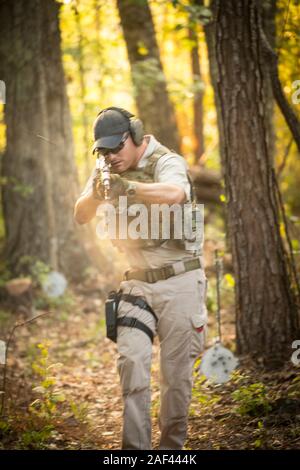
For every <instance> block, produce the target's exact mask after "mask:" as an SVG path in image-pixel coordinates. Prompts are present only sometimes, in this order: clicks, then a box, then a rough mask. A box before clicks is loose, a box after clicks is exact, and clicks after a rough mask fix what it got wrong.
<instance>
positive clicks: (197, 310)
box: [191, 270, 207, 358]
mask: <svg viewBox="0 0 300 470" xmlns="http://www.w3.org/2000/svg"><path fill="white" fill-rule="evenodd" d="M206 294H207V278H206V276H205V273H204V271H203V270H201V271H200V272H199V275H198V276H197V280H196V292H195V304H194V306H193V309H192V311H191V322H192V338H191V357H193V358H196V357H198V356H199V354H200V353H201V352H203V350H204V347H205V340H206V336H207V308H206Z"/></svg>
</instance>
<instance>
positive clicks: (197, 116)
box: [188, 26, 205, 165]
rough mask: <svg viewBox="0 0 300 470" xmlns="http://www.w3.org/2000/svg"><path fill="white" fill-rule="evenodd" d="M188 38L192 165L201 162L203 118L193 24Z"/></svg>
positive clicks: (197, 47) (199, 72)
mask: <svg viewBox="0 0 300 470" xmlns="http://www.w3.org/2000/svg"><path fill="white" fill-rule="evenodd" d="M188 32H189V39H190V40H191V41H192V47H191V52H190V57H191V68H192V75H193V84H194V87H195V91H194V99H193V112H194V136H195V139H196V145H195V149H194V165H197V164H200V163H201V157H202V155H203V154H204V151H205V148H204V129H203V128H204V122H203V121H204V120H203V95H204V92H203V89H202V88H199V85H200V83H201V81H202V75H201V66H200V56H199V41H198V34H197V33H198V32H197V30H195V29H193V26H190V27H189V31H188Z"/></svg>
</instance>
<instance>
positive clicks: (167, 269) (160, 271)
mask: <svg viewBox="0 0 300 470" xmlns="http://www.w3.org/2000/svg"><path fill="white" fill-rule="evenodd" d="M201 267H202V262H201V257H200V256H199V257H196V258H191V259H188V260H186V261H179V262H177V263H173V264H167V265H166V266H162V267H161V268H154V269H141V270H137V271H131V270H128V271H126V272H125V274H124V279H125V280H126V281H129V280H130V279H138V280H139V281H144V282H150V283H153V282H157V281H163V280H165V279H169V277H172V276H177V275H178V274H182V273H185V272H187V271H193V270H194V269H199V268H201Z"/></svg>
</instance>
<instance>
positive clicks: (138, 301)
mask: <svg viewBox="0 0 300 470" xmlns="http://www.w3.org/2000/svg"><path fill="white" fill-rule="evenodd" d="M120 298H121V300H125V302H129V303H130V304H132V305H137V306H138V307H139V308H141V309H143V310H148V312H150V313H151V314H152V315H153V316H154V318H155V320H156V321H158V318H157V316H156V315H155V312H154V311H153V310H152V308H151V307H150V305H148V304H147V302H146V301H145V300H144V299H143V298H142V297H139V296H137V295H131V294H121V296H120Z"/></svg>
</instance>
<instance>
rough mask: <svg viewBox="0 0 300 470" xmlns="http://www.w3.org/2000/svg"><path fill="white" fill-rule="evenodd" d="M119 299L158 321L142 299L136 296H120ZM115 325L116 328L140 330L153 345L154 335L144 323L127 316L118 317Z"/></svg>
mask: <svg viewBox="0 0 300 470" xmlns="http://www.w3.org/2000/svg"><path fill="white" fill-rule="evenodd" d="M119 299H120V300H124V301H125V302H129V303H130V304H132V305H137V306H138V307H139V308H141V309H143V310H147V311H148V312H150V313H151V314H152V315H153V316H154V318H155V320H156V321H158V318H157V316H156V315H155V313H154V311H153V310H152V308H151V307H150V305H148V304H147V302H146V301H145V300H144V299H143V298H142V297H138V296H136V295H131V294H121V295H120V297H119ZM117 325H118V326H128V327H130V328H137V329H138V330H141V331H143V332H144V333H146V335H148V336H149V338H150V340H151V342H152V343H153V338H154V335H153V333H152V330H151V329H150V328H149V327H148V326H147V325H145V323H143V322H141V321H140V320H138V319H137V318H135V317H128V316H126V317H125V316H124V317H119V318H118V319H117Z"/></svg>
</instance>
